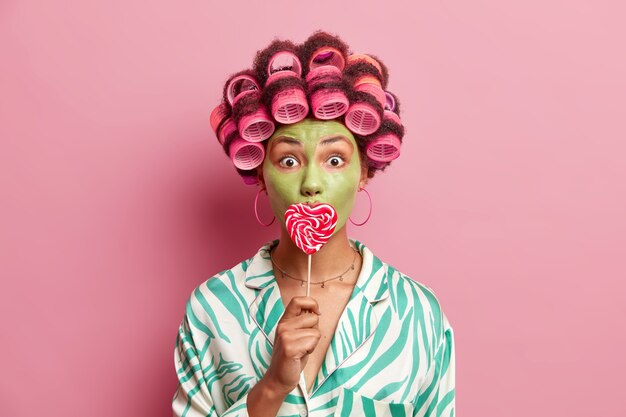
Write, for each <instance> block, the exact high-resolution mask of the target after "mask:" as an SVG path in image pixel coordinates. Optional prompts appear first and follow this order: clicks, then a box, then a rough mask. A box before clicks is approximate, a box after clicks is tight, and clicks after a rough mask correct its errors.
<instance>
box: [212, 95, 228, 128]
mask: <svg viewBox="0 0 626 417" xmlns="http://www.w3.org/2000/svg"><path fill="white" fill-rule="evenodd" d="M227 117H228V108H227V107H226V104H225V103H220V104H219V105H218V106H217V107H215V108H214V109H213V111H211V116H210V121H211V129H213V133H215V136H217V133H218V132H217V128H218V127H219V126H220V124H221V123H222V120H224V119H226V118H227Z"/></svg>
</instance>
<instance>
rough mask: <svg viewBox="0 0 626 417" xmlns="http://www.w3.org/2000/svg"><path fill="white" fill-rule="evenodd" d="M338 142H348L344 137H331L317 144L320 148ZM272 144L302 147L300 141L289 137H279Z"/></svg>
mask: <svg viewBox="0 0 626 417" xmlns="http://www.w3.org/2000/svg"><path fill="white" fill-rule="evenodd" d="M339 141H344V142H348V140H347V139H346V137H345V136H333V137H330V138H326V139H324V140H322V141H320V143H319V144H320V145H322V146H327V145H330V144H332V143H335V142H339ZM274 143H275V144H279V143H288V144H290V145H296V146H300V147H302V142H301V141H299V140H298V139H295V138H292V137H289V136H281V137H279V138H277V139H276V141H275V142H274Z"/></svg>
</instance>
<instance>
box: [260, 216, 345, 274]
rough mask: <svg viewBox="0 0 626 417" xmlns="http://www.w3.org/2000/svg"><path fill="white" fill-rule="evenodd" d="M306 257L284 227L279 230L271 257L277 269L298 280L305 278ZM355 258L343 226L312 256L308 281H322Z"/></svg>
mask: <svg viewBox="0 0 626 417" xmlns="http://www.w3.org/2000/svg"><path fill="white" fill-rule="evenodd" d="M308 256H309V255H307V254H306V253H304V252H302V251H301V250H300V249H299V248H298V247H297V246H296V245H295V243H293V241H292V240H291V237H290V236H289V234H288V232H287V230H285V229H284V228H283V229H281V237H280V240H279V242H278V245H277V246H276V247H275V248H274V250H272V258H273V259H274V262H276V264H277V265H279V266H280V268H281V269H283V270H284V271H286V272H288V273H289V274H290V275H293V276H296V277H298V278H300V279H304V280H306V279H307V271H308ZM354 261H355V256H354V249H353V248H352V246H351V244H350V241H349V240H348V235H347V231H346V226H345V225H344V226H343V227H342V228H341V229H339V230H337V231H336V233H334V234H333V235H332V236H331V238H330V239H329V240H328V242H326V244H325V245H324V246H322V248H321V249H320V250H319V251H317V252H316V253H314V254H313V255H312V262H311V264H312V266H311V282H322V281H324V280H326V279H329V278H333V277H335V276H338V275H339V274H341V273H343V272H344V271H345V270H346V268H348V267H350V265H351V264H352V263H353V262H354Z"/></svg>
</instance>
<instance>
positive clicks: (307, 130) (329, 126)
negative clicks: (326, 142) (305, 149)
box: [268, 119, 356, 146]
mask: <svg viewBox="0 0 626 417" xmlns="http://www.w3.org/2000/svg"><path fill="white" fill-rule="evenodd" d="M329 136H343V137H345V138H346V139H348V141H349V142H350V143H352V144H353V145H354V146H356V141H355V139H354V136H353V135H352V133H351V132H350V131H349V130H348V129H347V128H346V127H345V126H344V125H343V123H339V122H337V121H334V120H312V119H304V120H302V121H300V122H298V123H294V124H291V125H284V126H280V127H279V128H278V129H276V131H275V132H274V134H273V135H272V137H270V139H269V142H268V145H270V146H271V145H272V142H274V141H275V140H276V139H277V138H280V137H290V138H294V139H297V140H299V141H301V142H304V144H305V145H316V144H317V143H319V142H320V140H322V139H325V138H327V137H329Z"/></svg>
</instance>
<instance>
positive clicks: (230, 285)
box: [185, 258, 253, 324]
mask: <svg viewBox="0 0 626 417" xmlns="http://www.w3.org/2000/svg"><path fill="white" fill-rule="evenodd" d="M252 259H253V258H248V259H245V260H243V261H241V262H239V263H238V264H237V265H235V266H233V267H232V268H229V269H225V270H223V271H220V272H218V273H217V274H215V275H212V276H211V277H209V278H208V279H206V280H205V281H204V282H202V283H201V284H199V285H198V286H196V287H195V288H194V289H193V290H192V291H191V293H190V294H189V297H188V298H187V302H186V306H185V309H186V314H187V316H188V317H190V318H195V319H196V320H197V321H198V322H202V323H205V324H210V323H215V322H216V321H217V319H218V318H219V319H220V320H221V321H224V320H225V314H228V315H236V316H242V315H243V312H244V310H245V307H246V306H247V302H246V291H245V288H246V287H245V278H246V270H247V268H248V266H249V264H250V262H251V260H252ZM238 312H239V313H240V314H237V313H238Z"/></svg>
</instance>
